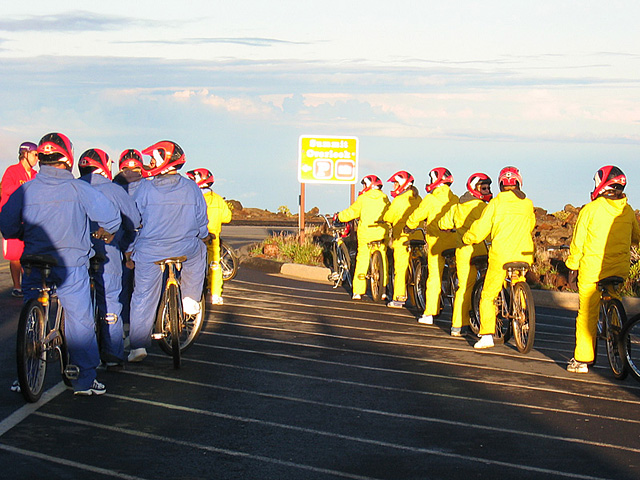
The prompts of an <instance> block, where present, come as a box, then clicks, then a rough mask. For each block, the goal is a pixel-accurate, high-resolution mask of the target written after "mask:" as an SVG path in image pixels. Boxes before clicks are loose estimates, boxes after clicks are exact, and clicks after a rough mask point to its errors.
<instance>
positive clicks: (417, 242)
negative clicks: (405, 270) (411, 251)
mask: <svg viewBox="0 0 640 480" xmlns="http://www.w3.org/2000/svg"><path fill="white" fill-rule="evenodd" d="M426 244H427V242H425V241H424V240H409V246H410V247H411V248H413V247H424V246H425V245H426ZM405 245H406V243H405Z"/></svg>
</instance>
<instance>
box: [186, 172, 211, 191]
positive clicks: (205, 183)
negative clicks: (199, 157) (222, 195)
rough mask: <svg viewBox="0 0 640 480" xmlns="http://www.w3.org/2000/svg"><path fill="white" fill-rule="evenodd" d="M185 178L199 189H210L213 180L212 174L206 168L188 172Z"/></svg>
mask: <svg viewBox="0 0 640 480" xmlns="http://www.w3.org/2000/svg"><path fill="white" fill-rule="evenodd" d="M187 177H189V178H190V179H191V180H193V181H194V182H196V183H197V184H198V186H199V187H200V188H211V185H213V184H214V182H215V179H214V178H213V173H211V172H210V171H209V170H207V169H206V168H196V169H195V170H189V171H188V172H187Z"/></svg>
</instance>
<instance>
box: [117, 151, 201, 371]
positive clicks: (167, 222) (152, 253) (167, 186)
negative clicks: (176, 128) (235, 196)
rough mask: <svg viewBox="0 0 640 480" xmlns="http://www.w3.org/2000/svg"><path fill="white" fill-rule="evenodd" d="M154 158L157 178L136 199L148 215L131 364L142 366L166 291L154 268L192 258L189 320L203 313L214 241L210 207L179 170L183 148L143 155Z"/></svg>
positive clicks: (137, 247)
mask: <svg viewBox="0 0 640 480" xmlns="http://www.w3.org/2000/svg"><path fill="white" fill-rule="evenodd" d="M142 153H143V154H144V155H152V156H153V157H154V158H155V160H156V167H155V169H153V170H152V171H151V174H152V175H153V176H154V178H153V179H152V180H150V181H143V182H139V183H140V186H139V187H138V188H137V189H136V191H135V193H134V195H133V198H134V200H135V202H136V205H137V206H138V210H139V211H140V214H141V215H142V228H141V229H140V231H139V232H138V235H137V237H136V240H135V242H134V244H133V255H132V256H131V258H132V259H133V261H134V263H135V287H134V289H133V296H132V298H131V318H130V329H129V339H130V342H131V352H130V353H129V357H128V360H129V362H140V361H142V360H143V359H144V358H145V357H146V355H147V352H146V347H148V346H149V345H150V343H151V332H152V330H153V323H154V320H155V314H156V309H157V307H158V303H159V300H160V294H161V290H162V273H161V271H160V267H159V266H158V265H156V264H155V263H154V262H156V261H159V260H163V259H165V258H170V257H179V256H186V257H187V260H186V261H185V262H184V263H183V264H182V270H181V273H180V278H181V281H180V284H181V290H182V302H183V307H184V311H185V313H187V314H196V313H198V312H199V308H200V305H199V303H198V302H199V301H200V299H201V297H202V287H203V285H204V276H205V271H206V266H207V249H206V245H205V243H204V240H206V239H207V238H208V236H209V229H208V224H209V220H208V218H207V204H206V203H205V201H204V197H203V196H202V192H200V188H199V187H198V185H196V183H195V182H193V181H191V180H189V179H187V178H185V177H182V176H181V175H179V174H178V172H177V170H178V169H179V168H181V167H182V165H184V163H185V157H184V152H183V151H182V148H180V146H179V145H178V144H176V143H174V142H171V141H161V142H158V143H156V144H154V145H152V146H150V147H148V148H146V149H145V150H143V151H142Z"/></svg>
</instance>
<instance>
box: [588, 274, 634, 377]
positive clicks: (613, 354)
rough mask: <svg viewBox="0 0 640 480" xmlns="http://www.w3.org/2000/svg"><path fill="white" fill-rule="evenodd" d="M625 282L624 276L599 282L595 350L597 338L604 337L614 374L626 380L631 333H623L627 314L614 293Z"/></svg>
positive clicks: (608, 358)
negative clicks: (598, 308) (627, 353)
mask: <svg viewBox="0 0 640 480" xmlns="http://www.w3.org/2000/svg"><path fill="white" fill-rule="evenodd" d="M623 283H624V278H622V277H616V276H612V277H607V278H603V279H602V280H600V281H599V282H598V289H599V290H600V314H599V316H598V335H597V337H596V347H595V351H596V352H597V351H598V347H597V345H598V344H597V339H603V340H604V341H605V345H606V347H607V360H608V361H609V366H610V367H611V371H612V372H613V376H614V377H615V378H617V379H618V380H624V379H625V378H627V375H628V374H629V366H628V365H627V363H626V362H625V359H624V358H625V353H624V351H625V350H627V351H629V350H631V349H629V348H625V345H626V344H627V343H628V342H629V338H628V337H629V334H626V335H625V334H623V333H622V332H623V327H624V325H625V323H627V314H626V312H625V310H624V306H623V305H622V302H621V301H620V300H619V299H618V298H615V296H614V295H612V291H611V290H613V291H614V292H615V291H617V290H619V288H620V286H621V285H622V284H623ZM594 358H595V357H594Z"/></svg>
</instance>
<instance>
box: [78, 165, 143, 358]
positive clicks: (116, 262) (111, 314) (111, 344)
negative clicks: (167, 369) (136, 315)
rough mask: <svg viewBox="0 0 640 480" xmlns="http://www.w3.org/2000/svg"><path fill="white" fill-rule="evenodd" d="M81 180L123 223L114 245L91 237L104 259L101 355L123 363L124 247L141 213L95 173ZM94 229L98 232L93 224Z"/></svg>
mask: <svg viewBox="0 0 640 480" xmlns="http://www.w3.org/2000/svg"><path fill="white" fill-rule="evenodd" d="M80 179H81V180H83V181H85V182H87V183H88V184H90V185H92V186H93V187H95V189H96V190H98V191H99V192H101V193H102V194H103V195H104V196H105V197H107V199H109V200H110V201H111V202H112V203H113V204H114V205H115V206H116V207H117V208H118V210H119V211H120V216H121V219H122V224H121V225H120V228H119V229H118V231H117V232H116V234H115V237H114V238H113V240H112V241H111V243H108V244H106V243H105V242H104V241H103V240H99V239H96V238H92V239H91V241H92V243H93V249H94V251H95V252H96V255H100V256H102V257H104V258H105V262H104V263H103V264H102V265H101V266H100V270H99V271H98V272H97V275H96V294H97V297H96V298H97V302H98V311H99V312H100V317H101V318H102V319H103V322H102V324H101V329H100V333H101V344H100V345H98V347H99V348H100V350H101V351H100V356H101V358H102V360H103V361H104V362H105V363H106V362H124V330H123V324H122V318H121V313H122V303H121V302H120V298H119V297H120V293H121V290H122V248H123V247H124V248H125V249H126V248H127V247H128V245H129V244H130V243H131V242H132V241H133V239H134V238H135V231H136V229H137V228H138V227H139V226H140V213H139V212H138V209H137V208H136V204H135V202H134V201H133V199H132V198H131V197H130V196H129V195H128V194H127V192H125V191H124V190H123V189H122V188H121V187H119V186H118V185H116V184H115V183H112V182H111V181H109V180H108V179H107V178H105V177H103V176H102V175H99V174H96V173H89V174H87V175H83V176H82V177H80ZM91 223H92V225H91V230H92V231H95V230H97V229H98V227H97V225H94V224H93V222H91Z"/></svg>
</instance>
